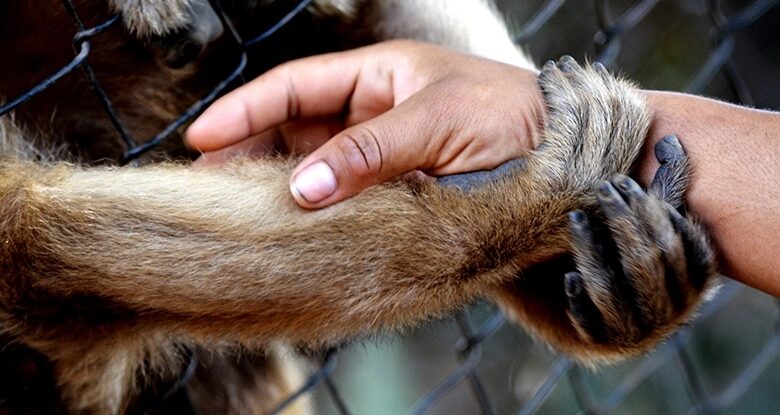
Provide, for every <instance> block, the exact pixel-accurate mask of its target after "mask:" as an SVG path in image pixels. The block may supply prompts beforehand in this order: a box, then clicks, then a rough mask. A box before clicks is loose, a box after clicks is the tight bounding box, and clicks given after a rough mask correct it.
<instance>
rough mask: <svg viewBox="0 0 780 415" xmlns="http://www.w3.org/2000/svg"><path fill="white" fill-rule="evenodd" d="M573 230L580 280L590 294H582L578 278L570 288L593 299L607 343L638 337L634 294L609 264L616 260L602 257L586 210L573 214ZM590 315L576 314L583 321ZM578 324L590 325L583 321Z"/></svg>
mask: <svg viewBox="0 0 780 415" xmlns="http://www.w3.org/2000/svg"><path fill="white" fill-rule="evenodd" d="M569 227H570V232H571V236H572V251H573V254H574V260H575V262H576V264H577V270H578V271H579V275H580V279H579V280H581V282H582V286H583V287H584V291H585V293H586V294H581V293H580V292H579V291H577V290H576V289H575V288H578V284H579V282H578V280H577V279H576V278H574V281H571V282H572V284H571V285H570V286H568V287H567V289H569V291H571V292H572V293H576V294H577V295H575V297H578V298H579V297H580V296H581V295H587V296H588V297H589V298H590V301H591V302H592V303H593V305H594V307H595V308H596V309H597V310H598V311H599V315H600V316H601V322H600V323H599V324H601V325H602V326H603V332H604V335H603V338H604V341H605V342H625V341H626V340H627V339H631V338H634V337H636V336H637V335H638V333H635V332H634V331H633V329H632V327H634V326H635V324H634V323H633V315H634V314H636V313H635V312H631V311H630V310H629V309H627V299H628V298H630V295H631V293H629V292H626V290H625V286H624V284H622V283H621V282H620V280H619V278H618V276H617V275H616V274H615V271H616V268H615V267H610V266H609V265H608V264H609V263H610V262H612V261H610V259H609V258H605V257H604V256H603V255H602V252H603V248H602V247H601V246H600V244H599V243H598V241H597V237H596V236H595V235H594V231H593V229H592V227H591V226H590V223H589V221H588V219H587V217H586V216H585V214H584V213H583V212H582V211H573V212H571V213H569ZM572 278H573V277H572ZM569 297H571V295H569ZM575 303H576V304H583V303H584V300H583V299H581V298H579V299H578V300H576V302H575ZM583 307H584V306H583ZM588 315H590V314H583V313H582V312H577V313H575V316H577V318H578V319H580V320H581V319H582V318H585V317H587V316H588ZM597 323H598V322H593V323H589V324H597ZM577 325H578V326H581V327H582V326H587V325H586V324H584V323H582V322H581V321H580V322H578V323H577ZM595 334H598V333H594V335H595Z"/></svg>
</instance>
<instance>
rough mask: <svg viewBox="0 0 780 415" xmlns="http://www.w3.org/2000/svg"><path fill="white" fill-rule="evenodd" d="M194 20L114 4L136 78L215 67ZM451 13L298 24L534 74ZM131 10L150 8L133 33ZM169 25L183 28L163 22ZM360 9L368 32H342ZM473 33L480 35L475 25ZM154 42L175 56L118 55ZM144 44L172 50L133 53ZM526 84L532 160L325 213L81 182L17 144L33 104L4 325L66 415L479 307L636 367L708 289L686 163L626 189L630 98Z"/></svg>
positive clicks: (187, 182) (272, 198) (214, 181)
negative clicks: (300, 349)
mask: <svg viewBox="0 0 780 415" xmlns="http://www.w3.org/2000/svg"><path fill="white" fill-rule="evenodd" d="M196 3H197V1H186V0H180V1H171V2H157V1H152V0H147V1H143V0H138V1H136V2H130V1H127V2H121V1H114V2H112V3H111V7H114V8H115V10H118V11H120V12H121V15H122V18H123V21H125V23H126V24H128V25H129V26H128V27H129V29H128V30H129V32H130V33H132V34H133V36H130V37H128V38H127V39H123V40H122V42H127V44H129V45H131V46H132V50H131V52H133V53H134V54H136V55H134V58H138V59H142V62H143V65H140V68H141V69H143V70H149V71H153V70H154V69H157V68H162V67H169V66H172V67H171V68H170V70H165V72H164V73H165V74H166V75H170V76H171V77H173V78H175V79H176V82H175V85H176V87H177V88H184V85H186V84H187V82H189V81H192V79H193V77H197V76H198V75H197V74H196V72H197V71H194V70H193V68H191V67H189V66H190V65H195V66H197V65H204V66H205V65H206V63H205V62H199V61H198V60H199V59H206V58H208V56H202V57H201V56H200V55H198V56H195V57H193V56H194V55H193V54H192V53H191V49H192V48H185V49H188V50H187V51H184V52H182V51H179V50H176V49H177V48H179V47H180V45H181V44H182V42H185V43H186V42H196V43H195V44H196V46H197V47H198V48H200V49H201V51H200V52H199V53H207V50H208V48H209V46H208V42H212V41H213V40H212V38H213V37H216V36H218V32H220V31H222V30H224V28H222V27H221V24H220V25H216V24H213V25H212V26H210V29H208V30H206V32H208V33H206V34H204V33H205V32H202V31H201V32H200V33H198V34H191V33H190V31H193V30H194V31H197V30H200V29H199V28H202V27H205V26H201V25H199V24H198V23H197V22H198V19H202V18H204V17H203V16H204V12H203V10H204V9H197V10H200V12H198V11H197V10H196V9H195V8H194V5H195V4H196ZM260 3H261V4H265V2H260ZM434 3H435V5H436V6H442V5H452V4H453V3H451V2H446V1H443V0H440V1H438V2H430V4H434ZM464 4H466V5H465V6H464ZM176 5H178V6H181V7H182V8H180V9H175V8H172V7H175V6H176ZM458 5H459V7H457V8H456V9H457V10H448V9H447V8H443V9H440V10H437V9H436V8H434V7H433V6H430V5H429V3H428V2H412V1H402V0H395V1H392V0H387V1H380V0H376V1H365V2H349V1H330V2H328V1H317V2H314V3H313V5H312V7H313V10H312V11H311V13H312V15H313V16H315V17H321V18H324V17H322V16H327V14H328V13H331V15H333V14H335V15H337V16H339V17H338V19H340V20H341V21H342V24H343V25H344V26H345V27H350V25H354V24H366V25H367V27H364V28H363V30H358V31H356V32H355V33H356V35H355V36H356V39H353V40H351V41H353V42H355V43H360V42H365V41H366V40H365V39H369V40H373V41H378V40H385V39H387V38H391V37H398V38H403V37H407V36H408V37H415V38H418V39H423V40H428V41H438V42H439V43H443V44H445V45H448V46H451V47H453V48H456V49H460V50H463V51H466V52H474V53H481V54H483V56H487V57H491V58H494V59H499V60H503V61H505V62H508V63H512V64H516V65H519V66H524V67H530V62H529V60H528V59H527V58H525V56H524V55H522V54H521V53H520V52H518V51H517V49H516V48H515V47H514V45H513V44H512V43H511V40H510V38H509V36H508V31H507V30H506V28H505V26H504V25H503V24H502V23H500V20H499V19H498V18H497V17H496V15H495V14H494V13H493V12H492V11H491V10H490V9H489V8H488V7H487V5H486V4H485V3H483V2H481V1H479V0H474V1H468V2H465V1H464V2H459V3H458ZM81 6H82V7H84V5H83V4H81ZM131 6H133V7H135V9H133V8H132V7H131ZM140 6H143V8H147V7H148V8H149V9H148V10H146V9H144V10H145V11H143V12H142V13H141V14H138V15H135V17H132V16H130V15H131V14H132V13H133V12H134V11H136V12H137V11H138V10H139V9H137V8H138V7H140ZM429 6H430V7H431V9H428V8H427V7H429ZM5 7H8V8H12V7H21V8H24V7H26V6H24V5H21V6H19V5H16V6H13V5H6V6H5ZM157 7H163V8H167V9H165V10H168V12H166V13H168V14H166V13H163V11H164V10H163V9H158V8H157ZM258 7H260V6H258ZM469 7H472V8H473V9H469V12H468V13H462V11H463V10H465V9H468V8H469ZM171 10H174V11H175V10H183V11H187V13H184V14H183V16H184V17H183V19H181V20H177V19H178V17H177V18H171V17H168V16H169V14H170V13H173V12H171ZM193 10H195V11H194V12H192V13H190V12H191V11H193ZM361 10H362V11H364V12H366V13H368V12H370V13H368V14H366V16H371V17H370V18H368V19H367V21H369V22H371V24H370V25H369V24H368V23H360V22H357V20H359V19H358V17H357V16H359V11H361ZM458 10H460V12H458ZM155 11H157V12H158V13H155ZM212 11H213V10H212ZM350 13H353V14H350ZM383 13H384V14H383ZM440 13H441V14H443V15H444V16H442V15H440ZM458 13H460V14H458ZM174 14H175V13H174ZM205 15H207V16H206V17H205V18H207V19H212V22H213V16H210V17H209V16H208V15H209V13H208V12H205ZM176 16H178V15H176ZM475 16H477V17H479V18H476V17H475ZM401 17H403V19H401ZM409 17H415V18H417V19H419V20H417V21H419V22H422V24H421V25H415V24H413V23H414V22H412V21H409V20H408V18H409ZM481 18H484V19H488V21H489V22H490V23H491V25H490V27H491V28H494V29H491V30H495V32H491V33H492V34H490V35H486V34H485V33H484V31H483V32H480V31H478V30H475V29H476V27H477V25H476V24H475V23H474V21H479V19H481ZM134 19H135V20H134ZM138 19H141V20H138ZM143 19H148V20H149V21H148V22H144V23H139V22H140V21H143ZM169 19H170V20H169ZM187 19H195V20H194V21H192V20H190V21H188V20H187ZM154 22H158V23H160V24H158V25H154V24H150V23H154ZM166 22H168V23H170V24H168V23H166ZM163 23H165V24H163ZM144 25H145V26H144ZM420 27H426V28H427V29H426V30H423V31H422V32H418V31H419V30H420V29H419V28H420ZM404 28H408V30H409V31H408V32H404V30H405V29H404ZM0 30H1V29H0ZM478 32H479V33H478ZM170 33H173V34H174V36H175V37H176V38H177V39H180V38H182V37H183V38H186V39H187V40H185V41H181V40H172V41H165V42H155V41H152V43H154V44H152V43H147V44H145V43H144V40H142V41H139V42H140V43H134V42H136V40H134V39H133V37H137V38H141V39H144V38H147V40H148V38H150V36H157V37H164V36H165V35H166V34H170ZM475 33H478V34H475ZM115 35H116V36H121V33H117V34H115ZM482 36H484V38H483V37H482ZM372 37H373V39H371V38H372ZM157 40H159V39H157ZM493 40H495V41H493ZM197 42H201V43H202V44H201V43H197ZM349 43H350V42H349V41H348V42H346V43H345V44H349ZM160 45H163V46H164V45H172V46H170V47H171V49H173V50H174V51H173V52H171V53H162V54H159V55H156V54H153V53H151V54H149V53H147V49H146V47H144V46H149V47H152V48H155V47H161V46H160ZM122 53H124V52H122ZM17 54H18V52H17ZM172 56H173V57H172ZM182 56H184V57H183V58H182ZM191 59H195V61H193V62H189V63H183V61H187V60H191ZM95 66H96V69H97V67H98V66H99V59H97V56H96V62H95ZM125 80H130V81H132V82H138V83H140V84H142V85H149V84H153V83H151V82H150V81H149V80H148V79H145V78H143V77H140V76H138V77H137V78H134V77H133V76H128V77H127V78H125ZM144 82H146V83H147V84H144ZM539 84H540V87H541V88H542V91H543V93H544V98H545V102H546V104H547V109H548V118H547V121H546V125H545V126H544V130H543V132H542V137H541V143H542V144H541V145H540V147H539V148H538V149H537V150H535V151H534V152H533V153H531V154H530V155H529V156H528V157H526V158H524V159H522V160H520V161H519V162H516V163H514V164H512V165H508V166H505V167H504V168H501V169H499V170H498V171H496V172H494V174H488V175H483V176H480V175H466V176H462V177H460V178H450V179H444V180H442V181H441V182H439V183H431V182H427V181H420V180H416V179H415V178H404V179H399V180H396V181H394V182H391V183H387V184H383V185H378V186H375V187H374V188H371V189H369V190H367V191H366V192H364V193H361V194H360V195H357V196H356V197H354V198H352V199H350V200H347V201H345V202H343V203H340V204H339V205H336V206H333V207H330V208H327V209H324V210H320V211H304V210H302V209H300V208H298V207H297V206H296V205H295V204H294V202H293V201H292V198H291V197H290V195H289V194H288V190H287V177H288V176H289V173H290V172H291V169H292V166H293V165H294V163H295V159H294V158H293V159H289V158H283V157H281V158H272V159H261V160H237V161H234V162H232V163H229V164H228V165H226V166H220V167H218V168H217V167H214V168H203V169H193V168H190V167H189V166H187V165H186V163H184V162H176V161H168V162H163V163H152V162H151V161H155V160H154V157H151V159H152V160H151V161H150V162H149V163H145V164H144V165H143V166H141V167H133V168H129V167H124V168H122V167H116V166H112V165H107V166H86V164H88V163H89V164H94V163H95V162H98V161H99V159H100V158H101V157H105V156H104V155H105V154H110V150H111V148H109V149H108V150H106V149H105V148H103V147H100V148H98V147H90V146H89V145H87V146H86V148H82V147H80V146H78V145H77V144H79V143H78V142H77V143H71V142H70V141H68V139H69V137H68V136H67V135H65V137H64V140H65V142H66V143H67V144H69V145H70V147H68V148H66V149H65V151H66V153H68V155H66V156H61V155H60V154H56V152H55V153H54V154H47V152H48V148H47V147H48V146H49V145H51V143H50V142H48V141H47V140H45V139H40V138H35V137H33V138H31V136H30V134H31V133H29V132H27V131H21V129H20V126H21V127H23V128H25V130H29V129H34V126H38V125H40V123H36V122H35V121H36V120H38V118H37V116H36V114H35V113H34V111H33V112H32V113H28V114H24V113H20V112H17V113H16V114H14V115H15V117H17V118H18V119H19V121H18V125H17V123H11V122H10V119H9V118H8V117H3V118H0V120H2V123H0V126H2V127H1V128H2V129H3V130H2V131H0V137H2V142H0V144H2V152H1V153H2V155H3V158H2V162H0V171H2V173H0V199H2V200H0V211H1V212H0V218H2V219H0V236H1V237H2V238H0V269H2V271H3V272H2V275H3V279H2V281H1V282H0V284H1V285H0V304H1V305H2V307H0V326H1V327H2V328H3V332H4V334H5V335H7V336H10V337H12V338H13V339H14V342H15V343H18V344H23V345H25V346H26V347H30V348H32V349H34V350H35V351H37V352H38V353H40V354H42V355H43V356H45V357H46V359H47V360H48V361H49V362H51V365H52V372H53V376H54V377H55V378H56V382H57V388H56V389H57V394H58V395H59V399H60V400H61V402H59V403H60V404H61V405H62V406H63V408H64V410H66V411H72V412H96V413H120V412H132V410H133V409H134V408H133V399H134V398H135V397H136V395H137V393H138V390H139V389H142V387H143V379H141V380H139V377H142V375H144V374H145V373H147V372H148V373H152V374H153V373H161V374H162V375H160V376H162V377H165V376H168V377H170V376H173V375H174V374H175V372H176V371H177V370H178V369H179V368H180V367H181V366H182V362H181V358H180V356H181V354H182V348H183V347H185V346H186V347H189V348H193V349H200V348H204V349H210V350H214V351H215V352H214V353H215V354H214V355H213V356H215V357H214V359H215V361H216V362H217V363H218V362H219V353H220V351H222V350H225V351H228V352H231V351H232V350H234V349H232V348H241V347H245V348H247V349H249V350H259V349H272V348H273V346H272V345H273V344H274V343H275V342H284V343H287V344H293V345H305V346H308V347H312V348H317V347H321V346H326V345H334V344H339V343H340V342H342V341H344V340H349V339H354V338H360V337H362V336H365V335H370V334H372V333H377V332H383V331H396V330H402V329H404V328H408V327H412V326H414V325H415V324H417V323H419V322H421V321H424V320H427V319H430V318H435V317H440V316H443V315H446V313H448V312H450V311H452V310H453V309H455V308H458V307H461V306H463V305H466V304H468V303H470V302H471V301H473V300H476V299H479V298H488V299H493V300H495V301H496V302H497V303H498V304H499V305H500V306H501V307H502V308H503V309H504V310H505V311H506V312H507V313H508V314H509V315H510V316H512V317H513V318H514V319H515V320H517V321H519V322H521V323H522V324H523V325H524V326H525V327H526V328H527V329H529V331H531V332H532V333H533V334H534V335H535V336H537V337H538V338H539V339H541V340H543V341H545V342H547V343H549V344H550V345H551V346H553V347H554V348H556V349H558V350H561V351H563V352H565V353H567V354H569V355H570V356H572V357H573V358H575V359H577V360H580V361H583V362H589V363H596V362H603V361H612V360H615V359H619V358H621V357H624V356H629V355H636V354H637V353H640V352H642V351H644V350H647V349H648V348H649V347H651V346H652V344H654V343H655V342H657V341H659V340H660V339H662V338H664V337H665V336H666V335H668V334H669V333H670V332H672V331H673V330H674V329H675V328H677V327H678V326H679V325H681V324H684V322H685V321H687V320H688V319H689V318H690V316H691V315H692V313H693V312H694V310H695V308H696V306H697V305H698V304H699V303H700V302H701V301H702V299H704V298H706V296H707V293H709V292H711V291H712V289H713V286H714V277H713V275H714V258H713V253H712V250H711V249H710V248H709V246H708V243H707V239H706V236H705V233H704V231H703V230H702V229H701V228H700V227H699V226H698V225H696V224H695V223H694V222H693V221H691V220H689V219H687V218H685V217H683V216H681V215H680V214H679V213H677V211H676V210H675V206H677V205H679V204H680V201H681V197H682V193H683V192H684V189H685V186H686V183H687V178H688V175H689V166H688V164H687V161H686V158H685V155H684V152H683V151H682V147H681V146H680V144H679V142H678V141H677V140H676V139H674V138H673V137H669V138H667V139H664V140H662V141H661V142H660V143H659V146H658V147H657V156H658V158H659V161H661V164H662V167H661V169H660V170H659V173H658V175H657V176H656V181H655V182H654V183H653V185H652V186H651V188H650V190H649V192H645V191H643V190H642V189H640V188H639V187H638V186H637V185H636V183H635V182H633V181H631V180H630V179H628V178H627V177H626V176H624V175H625V174H627V173H629V172H630V171H631V165H632V163H633V161H634V160H635V158H636V156H637V154H638V151H639V148H640V146H641V144H642V142H643V140H644V138H645V136H646V134H647V131H648V128H649V123H650V118H651V114H650V112H649V110H648V109H647V107H646V104H645V103H644V101H643V99H642V98H641V95H640V94H639V93H638V92H637V91H636V90H635V87H634V86H633V85H632V84H630V83H628V82H627V81H624V80H622V79H620V78H619V77H615V76H614V75H612V74H610V73H608V72H607V71H606V70H605V69H604V68H603V67H601V66H599V65H592V66H585V67H581V66H579V65H578V64H577V63H576V62H575V61H574V60H573V59H571V58H562V59H561V60H559V61H557V62H550V63H548V64H546V65H545V66H544V67H543V68H542V69H541V72H540V75H539ZM143 89H144V90H145V89H146V88H143ZM196 89H197V87H196ZM142 92H143V93H146V91H142ZM6 94H7V92H5V91H4V92H3V95H6ZM182 96H183V97H186V96H188V94H187V93H186V92H180V91H176V92H175V93H171V94H170V95H163V96H151V98H153V99H152V100H151V101H152V102H154V105H151V107H152V108H153V109H152V111H145V110H143V109H141V110H140V112H139V113H138V114H133V113H132V112H130V111H129V110H130V109H132V108H133V107H135V106H141V102H144V101H142V100H143V99H144V98H148V97H150V95H144V94H141V95H140V96H130V97H129V98H127V100H126V102H124V103H122V107H120V111H122V113H123V114H130V115H131V117H130V118H131V119H133V120H137V121H136V122H138V123H139V124H140V123H142V121H143V120H145V119H147V118H148V120H149V121H150V122H152V123H154V122H159V121H160V117H162V116H165V115H168V114H172V113H174V114H175V113H176V111H177V110H178V109H179V108H180V107H178V105H180V104H178V103H170V104H169V103H168V102H167V99H171V100H174V99H175V98H177V97H182ZM160 99H164V101H162V102H160V101H154V100H160ZM147 106H149V105H147ZM44 107H45V106H44ZM156 107H162V109H163V110H161V111H159V112H160V114H150V113H154V112H156ZM166 107H167V108H166ZM33 109H35V107H34V106H33ZM63 111H65V112H66V113H67V111H70V110H68V109H65V110H63ZM74 116H77V115H74ZM68 119H69V120H72V118H68ZM69 122H72V121H68V122H66V124H67V123H69ZM131 124H133V123H131ZM140 128H143V127H140ZM147 128H148V127H147ZM42 129H43V130H45V128H42ZM72 131H79V130H72ZM79 132H83V130H82V131H79ZM41 134H42V135H45V134H46V131H43V132H41ZM92 134H95V133H94V132H93V133H92ZM84 135H85V136H87V137H90V136H91V134H89V131H87V132H86V133H84ZM84 141H91V140H84ZM104 144H105V143H104ZM108 144H110V143H108ZM106 147H112V146H111V145H106ZM113 147H116V145H114V146H113ZM115 150H116V149H114V151H115ZM106 151H108V153H106ZM448 182H449V183H450V185H447V183H448ZM452 183H455V184H456V185H452ZM458 183H460V184H463V183H466V184H467V185H466V186H462V185H457V184H458ZM215 224H216V225H215ZM551 260H554V261H553V262H550V261H551ZM550 264H553V266H554V267H558V268H561V269H562V271H560V270H557V269H553V270H552V271H551V270H550ZM248 360H253V359H252V356H251V355H250V358H249V359H248ZM258 361H260V362H269V361H265V360H263V359H262V356H261V357H260V358H259V359H258ZM270 362H273V360H272V361H270ZM266 373H267V372H266ZM150 376H152V375H150ZM268 408H270V407H268ZM261 410H262V409H261ZM266 410H267V409H266Z"/></svg>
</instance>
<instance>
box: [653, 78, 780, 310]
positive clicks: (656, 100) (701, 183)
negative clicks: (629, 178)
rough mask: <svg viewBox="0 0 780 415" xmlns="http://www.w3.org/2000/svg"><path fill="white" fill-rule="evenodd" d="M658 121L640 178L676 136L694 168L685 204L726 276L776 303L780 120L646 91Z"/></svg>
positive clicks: (778, 292)
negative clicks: (661, 142)
mask: <svg viewBox="0 0 780 415" xmlns="http://www.w3.org/2000/svg"><path fill="white" fill-rule="evenodd" d="M647 96H648V100H649V104H650V105H651V106H652V107H653V108H654V110H655V118H654V121H653V124H652V130H651V132H650V134H649V136H648V137H649V139H648V140H647V143H646V145H645V151H644V156H643V157H644V159H643V161H642V164H641V166H642V170H641V171H640V174H641V177H642V179H643V180H644V182H645V183H649V181H650V180H651V178H652V174H653V172H654V171H655V169H656V166H657V163H656V162H655V159H654V157H653V156H652V148H653V145H654V144H655V142H657V141H658V139H660V138H661V137H662V136H663V135H664V134H669V133H675V134H678V135H679V136H680V139H681V140H682V143H683V145H684V146H685V149H686V152H687V153H688V154H689V156H690V159H691V163H692V165H693V168H694V177H693V180H692V181H691V189H690V192H689V193H688V197H687V202H688V205H689V206H688V207H689V209H690V210H691V211H692V212H693V213H694V214H695V215H696V216H697V217H699V218H700V219H701V220H702V222H704V224H705V225H706V226H707V228H708V229H709V231H710V233H711V236H712V238H713V240H714V242H715V244H716V246H717V247H718V248H719V251H720V255H719V259H720V262H721V265H722V269H723V272H724V273H726V274H727V275H729V276H732V277H734V278H737V279H739V280H741V281H743V282H745V283H747V284H749V285H752V286H755V287H756V288H759V289H761V290H764V291H766V292H769V293H771V294H773V295H776V296H780V279H778V278H777V270H778V269H780V258H779V257H778V256H777V255H776V253H777V252H778V251H780V240H778V238H777V235H780V217H778V215H777V214H775V212H777V211H778V210H780V187H778V185H777V178H778V177H780V146H778V144H777V139H778V131H780V114H777V113H772V112H767V111H760V110H754V109H749V108H745V107H739V106H735V105H730V104H725V103H722V102H718V101H714V100H711V99H706V98H701V97H696V96H692V95H684V94H675V93H666V92H654V91H651V92H648V93H647Z"/></svg>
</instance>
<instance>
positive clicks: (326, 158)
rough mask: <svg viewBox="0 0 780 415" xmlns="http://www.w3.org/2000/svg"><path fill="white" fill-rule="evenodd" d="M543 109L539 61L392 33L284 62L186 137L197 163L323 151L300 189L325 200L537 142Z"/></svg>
mask: <svg viewBox="0 0 780 415" xmlns="http://www.w3.org/2000/svg"><path fill="white" fill-rule="evenodd" d="M543 114H544V104H543V100H542V96H541V92H540V90H539V87H538V85H537V79H536V73H535V72H533V71H529V70H525V69H520V68H516V67H513V66H509V65H506V64H502V63H498V62H494V61H490V60H486V59H482V58H478V57H474V56H470V55H466V54H463V53H459V52H455V51H451V50H448V49H445V48H442V47H438V46H433V45H429V44H424V43H418V42H412V41H392V42H386V43H381V44H377V45H372V46H368V47H365V48H361V49H356V50H352V51H347V52H339V53H333V54H328V55H321V56H314V57H309V58H304V59H301V60H297V61H292V62H289V63H285V64H283V65H281V66H279V67H277V68H275V69H273V70H271V71H269V72H267V73H265V74H263V75H262V76H260V77H258V78H257V79H255V80H254V81H252V82H250V83H248V84H247V85H245V86H243V87H241V88H238V89H236V90H235V91H233V92H231V93H229V94H227V95H225V96H224V97H222V98H221V99H219V100H217V101H216V102H215V103H214V104H213V105H212V106H211V107H210V108H208V109H207V110H206V111H205V112H204V113H203V115H201V116H200V118H198V119H197V120H196V121H195V122H194V123H193V124H192V125H191V126H190V128H189V129H188V131H187V142H188V144H189V145H190V146H191V147H193V148H196V149H198V150H200V151H202V152H204V154H203V156H202V157H201V159H199V161H198V162H199V163H216V162H220V161H224V160H226V159H229V158H232V157H236V156H238V155H254V154H267V153H270V152H272V151H274V150H275V149H278V148H279V147H281V148H282V149H284V150H286V151H287V152H290V153H297V154H306V153H309V152H312V151H313V152H312V153H311V154H309V155H308V156H307V157H306V158H304V159H303V161H301V162H300V164H299V165H298V167H296V169H295V170H294V171H293V173H292V177H291V178H290V189H291V191H292V194H293V197H294V198H295V200H296V202H297V203H298V204H299V205H301V206H302V207H305V208H320V207H325V206H328V205H330V204H333V203H335V202H338V201H340V200H343V199H346V198H348V197H350V196H352V195H354V194H356V193H358V192H360V191H361V190H363V189H364V188H366V187H368V186H370V185H372V184H375V183H378V182H382V181H385V180H388V179H391V178H393V177H396V176H399V175H402V174H404V173H408V172H412V171H415V170H419V171H422V172H423V173H426V174H428V175H432V176H442V175H448V174H454V173H463V172H468V171H474V170H483V169H491V168H493V167H496V166H498V165H499V164H501V163H503V162H505V161H507V160H510V159H513V158H516V157H519V156H522V155H524V154H525V153H527V152H528V151H529V150H530V149H532V148H534V147H535V146H536V144H537V140H538V134H537V132H538V130H539V129H540V128H541V125H542V117H543Z"/></svg>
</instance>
